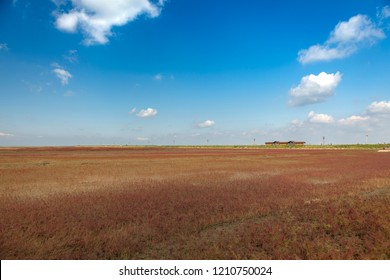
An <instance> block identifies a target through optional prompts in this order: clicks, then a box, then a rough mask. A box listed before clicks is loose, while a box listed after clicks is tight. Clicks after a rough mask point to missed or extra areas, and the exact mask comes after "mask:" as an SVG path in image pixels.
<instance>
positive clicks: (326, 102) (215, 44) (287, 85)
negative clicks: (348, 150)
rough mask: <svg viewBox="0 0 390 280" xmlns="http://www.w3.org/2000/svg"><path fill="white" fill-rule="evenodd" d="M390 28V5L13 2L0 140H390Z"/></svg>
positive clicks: (0, 48) (5, 5)
mask: <svg viewBox="0 0 390 280" xmlns="http://www.w3.org/2000/svg"><path fill="white" fill-rule="evenodd" d="M389 27H390V1H384V0H381V1H379V0H378V1H367V0H353V1H334V0H330V1H316V2H313V1H306V0H302V1H253V0H242V1H233V0H226V1H206V0H196V1H195V0H166V1H164V0H156V1H151V0H112V1H103V0H95V1H93V0H72V1H71V0H42V1H31V0H14V1H12V0H9V1H1V2H0V145H1V146H19V145H88V144H91V145H99V144H131V145H145V144H156V145H172V144H177V145H189V144H199V145H204V144H215V145H217V144H253V143H254V140H255V142H256V143H257V144H262V143H264V142H265V141H274V140H279V141H284V140H286V141H287V140H301V141H306V142H308V143H311V144H320V143H321V142H322V140H323V137H325V142H326V143H334V144H337V143H365V142H366V141H368V143H383V142H386V143H388V142H390V82H389V74H390V72H389V70H390V67H389V66H390V52H389V51H390V39H389V38H388V37H389V36H390V29H389ZM366 135H368V136H366Z"/></svg>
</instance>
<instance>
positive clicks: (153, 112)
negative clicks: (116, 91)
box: [137, 108, 158, 118]
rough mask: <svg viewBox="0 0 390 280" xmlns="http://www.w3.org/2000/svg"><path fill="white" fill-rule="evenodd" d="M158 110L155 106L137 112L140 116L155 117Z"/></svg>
mask: <svg viewBox="0 0 390 280" xmlns="http://www.w3.org/2000/svg"><path fill="white" fill-rule="evenodd" d="M157 113H158V112H157V110H156V109H153V108H147V109H142V110H141V111H139V113H138V114H137V116H138V117H140V118H150V117H154V116H156V115H157Z"/></svg>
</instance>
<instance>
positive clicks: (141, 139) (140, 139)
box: [137, 137, 149, 142]
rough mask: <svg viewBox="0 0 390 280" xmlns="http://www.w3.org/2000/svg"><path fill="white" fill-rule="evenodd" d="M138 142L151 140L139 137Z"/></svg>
mask: <svg viewBox="0 0 390 280" xmlns="http://www.w3.org/2000/svg"><path fill="white" fill-rule="evenodd" d="M137 140H138V141H143V142H144V141H149V138H147V137H137Z"/></svg>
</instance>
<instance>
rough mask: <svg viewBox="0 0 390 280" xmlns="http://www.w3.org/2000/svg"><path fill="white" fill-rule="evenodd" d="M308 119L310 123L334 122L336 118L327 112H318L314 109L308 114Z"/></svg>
mask: <svg viewBox="0 0 390 280" xmlns="http://www.w3.org/2000/svg"><path fill="white" fill-rule="evenodd" d="M307 121H308V122H309V123H333V122H334V119H333V117H332V116H330V115H327V114H317V113H315V112H313V111H311V112H310V113H309V115H308V116H307Z"/></svg>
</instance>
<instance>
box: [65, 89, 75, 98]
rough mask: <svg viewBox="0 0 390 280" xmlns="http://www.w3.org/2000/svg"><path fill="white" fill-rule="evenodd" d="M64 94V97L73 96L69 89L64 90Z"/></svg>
mask: <svg viewBox="0 0 390 280" xmlns="http://www.w3.org/2000/svg"><path fill="white" fill-rule="evenodd" d="M64 96H65V97H72V96H74V92H73V91H71V90H68V91H66V92H65V93H64Z"/></svg>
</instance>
